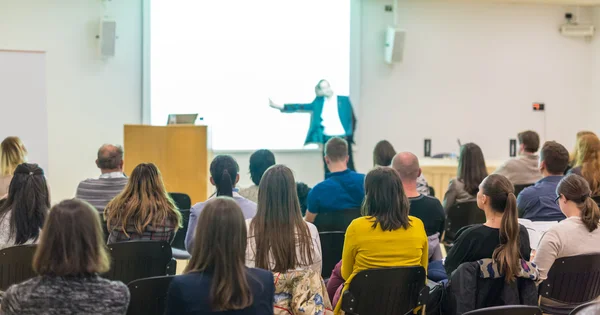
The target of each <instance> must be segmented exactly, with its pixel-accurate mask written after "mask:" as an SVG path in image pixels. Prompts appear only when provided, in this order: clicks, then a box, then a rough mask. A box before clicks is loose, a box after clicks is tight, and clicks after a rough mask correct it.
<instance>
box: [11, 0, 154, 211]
mask: <svg viewBox="0 0 600 315" xmlns="http://www.w3.org/2000/svg"><path fill="white" fill-rule="evenodd" d="M106 3H107V5H106V8H105V7H104V5H103V1H99V0H61V1H52V0H2V1H0V30H2V31H1V32H0V48H1V49H15V50H43V51H46V52H47V59H46V64H47V69H46V82H47V91H48V93H47V104H48V127H49V131H48V132H49V170H48V174H49V181H50V185H51V190H52V198H53V201H54V202H57V201H59V200H60V199H63V198H69V197H73V196H74V194H75V188H76V187H77V184H78V182H79V181H80V180H82V179H85V178H87V177H95V176H98V170H97V168H96V167H95V164H94V160H95V159H96V157H95V154H96V150H97V149H98V147H99V146H100V145H101V144H103V143H107V142H108V143H121V142H122V141H123V140H122V139H123V124H126V123H140V122H141V93H142V92H141V77H142V68H141V62H142V60H141V46H142V16H141V1H140V0H127V1H112V2H106ZM105 14H106V15H109V16H110V17H112V18H114V19H115V20H116V21H117V35H118V36H119V39H118V41H117V52H116V57H115V58H110V59H107V60H102V59H100V58H98V55H97V48H96V47H97V46H96V44H97V40H96V39H95V36H96V35H97V32H98V23H99V20H100V18H101V17H102V16H103V15H105ZM34 114H35V113H32V115H34ZM32 162H35V161H32Z"/></svg>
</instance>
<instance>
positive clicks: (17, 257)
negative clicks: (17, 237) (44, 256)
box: [0, 245, 37, 291]
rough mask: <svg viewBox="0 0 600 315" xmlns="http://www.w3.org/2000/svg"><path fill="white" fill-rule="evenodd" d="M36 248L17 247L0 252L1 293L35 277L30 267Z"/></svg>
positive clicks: (27, 246) (30, 246)
mask: <svg viewBox="0 0 600 315" xmlns="http://www.w3.org/2000/svg"><path fill="white" fill-rule="evenodd" d="M36 248H37V246H36V245H19V246H12V247H7V248H5V249H3V250H0V290H1V291H6V289H8V287H10V286H11V285H13V284H17V283H20V282H23V281H25V280H28V279H31V278H33V277H35V276H36V273H35V272H34V271H33V267H32V263H33V255H35V250H36Z"/></svg>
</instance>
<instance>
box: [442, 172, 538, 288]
mask: <svg viewBox="0 0 600 315" xmlns="http://www.w3.org/2000/svg"><path fill="white" fill-rule="evenodd" d="M477 206H478V207H479V208H480V209H481V210H483V211H484V212H485V218H486V222H485V223H484V224H477V225H472V226H469V227H465V228H463V229H462V230H461V231H459V232H458V237H457V240H456V242H455V243H454V246H452V249H451V250H450V252H449V253H448V256H447V257H446V261H445V267H446V271H447V272H448V275H450V274H452V272H453V271H454V270H456V269H457V268H458V266H460V264H462V263H465V262H473V261H477V260H480V259H484V258H493V259H494V260H495V261H496V262H497V263H498V264H499V267H500V270H502V272H503V274H504V275H505V278H506V280H507V281H508V282H511V281H513V280H514V279H515V276H516V274H517V273H518V272H519V270H520V265H519V260H520V259H521V258H523V259H525V260H527V261H529V258H530V252H531V248H530V247H529V235H528V234H527V229H526V228H525V227H523V226H521V225H520V224H519V221H518V217H519V216H518V213H517V198H516V197H515V190H514V187H513V185H512V183H511V182H510V181H509V180H508V179H507V178H506V177H504V176H502V175H498V174H493V175H490V176H488V177H487V178H485V179H484V180H483V182H482V183H481V185H479V192H478V193H477Z"/></svg>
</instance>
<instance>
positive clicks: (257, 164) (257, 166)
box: [250, 149, 275, 186]
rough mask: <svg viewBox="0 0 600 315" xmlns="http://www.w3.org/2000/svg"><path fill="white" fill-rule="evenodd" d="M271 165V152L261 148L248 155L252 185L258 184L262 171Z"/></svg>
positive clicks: (273, 160) (273, 156) (272, 163)
mask: <svg viewBox="0 0 600 315" xmlns="http://www.w3.org/2000/svg"><path fill="white" fill-rule="evenodd" d="M273 165H275V155H273V152H271V151H269V150H266V149H262V150H258V151H256V152H254V153H252V155H251V156H250V178H251V179H252V182H253V183H254V185H256V186H258V185H259V184H260V179H261V178H262V176H263V174H264V172H265V171H266V170H267V169H268V168H269V167H271V166H273Z"/></svg>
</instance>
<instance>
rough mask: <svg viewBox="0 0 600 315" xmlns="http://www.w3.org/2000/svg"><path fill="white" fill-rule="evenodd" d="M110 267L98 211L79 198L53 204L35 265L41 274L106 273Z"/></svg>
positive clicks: (79, 274) (83, 274)
mask: <svg viewBox="0 0 600 315" xmlns="http://www.w3.org/2000/svg"><path fill="white" fill-rule="evenodd" d="M109 268H110V259H109V256H108V254H107V251H106V245H105V242H104V233H103V232H102V225H101V223H100V216H99V215H98V211H96V210H95V209H94V208H93V207H92V206H91V205H90V204H88V203H87V202H85V201H83V200H79V199H69V200H63V201H61V202H60V203H59V204H57V205H55V206H54V207H52V209H51V210H50V212H49V214H48V219H47V220H46V224H44V228H43V229H42V235H41V237H40V242H39V245H38V248H37V250H36V252H35V256H34V258H33V269H34V270H35V271H36V272H37V273H38V274H39V275H50V276H58V277H65V276H86V275H93V274H96V273H105V272H107V271H108V270H109Z"/></svg>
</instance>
